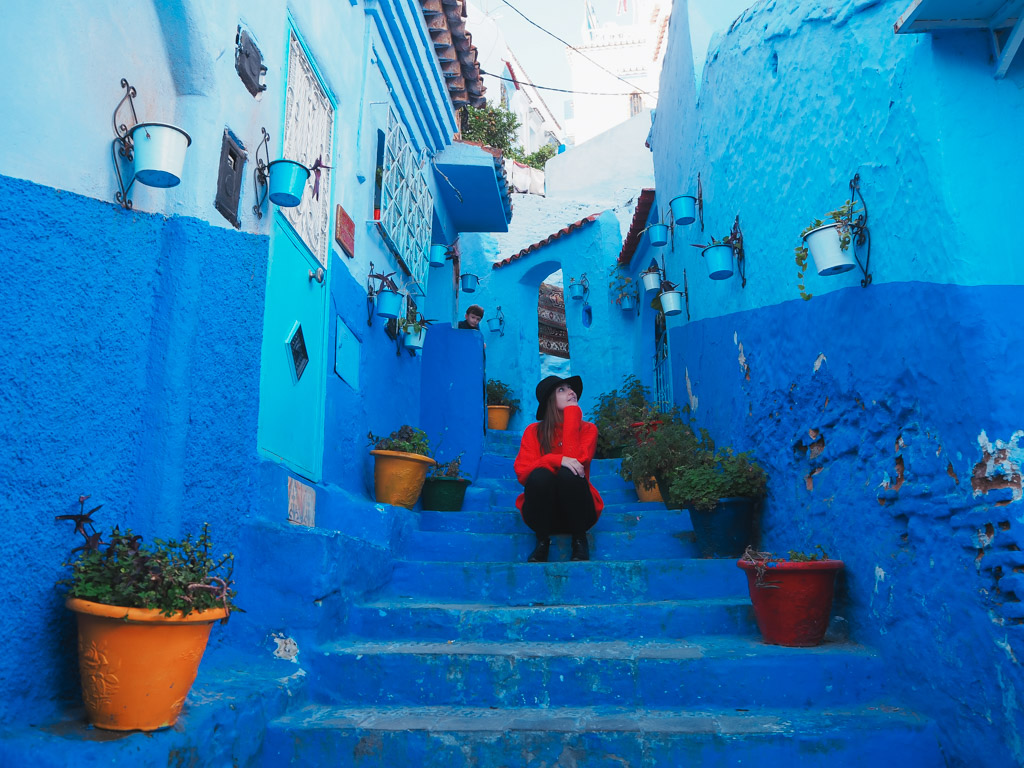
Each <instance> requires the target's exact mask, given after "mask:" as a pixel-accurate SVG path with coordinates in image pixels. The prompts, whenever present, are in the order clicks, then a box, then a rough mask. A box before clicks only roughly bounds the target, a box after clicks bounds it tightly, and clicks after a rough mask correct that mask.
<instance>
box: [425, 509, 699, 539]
mask: <svg viewBox="0 0 1024 768" xmlns="http://www.w3.org/2000/svg"><path fill="white" fill-rule="evenodd" d="M464 507H465V505H464ZM419 523H420V530H423V531H464V532H466V533H521V532H523V530H525V528H526V524H525V523H524V522H523V519H522V517H521V516H520V514H519V512H518V510H514V509H510V510H505V511H501V512H478V511H473V510H470V509H467V508H464V509H463V510H462V511H461V512H432V511H428V510H424V511H422V512H420V514H419ZM692 529H693V526H692V525H691V524H690V513H689V512H687V511H686V510H683V509H666V508H665V505H664V504H662V503H660V502H656V503H650V504H643V503H640V502H635V503H633V504H615V505H609V506H607V507H605V509H604V512H602V513H601V518H600V519H599V520H598V521H597V525H596V526H595V528H594V533H604V532H611V533H616V532H625V531H667V532H669V533H675V532H678V531H690V530H692Z"/></svg>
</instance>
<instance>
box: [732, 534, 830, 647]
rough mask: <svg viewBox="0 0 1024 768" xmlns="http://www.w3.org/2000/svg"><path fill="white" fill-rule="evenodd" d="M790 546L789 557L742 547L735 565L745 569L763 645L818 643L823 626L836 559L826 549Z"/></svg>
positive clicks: (821, 635) (827, 616) (828, 611)
mask: <svg viewBox="0 0 1024 768" xmlns="http://www.w3.org/2000/svg"><path fill="white" fill-rule="evenodd" d="M817 549H818V550H819V551H820V556H819V554H818V552H814V553H812V554H809V555H808V554H805V553H803V552H794V551H793V550H790V552H789V557H776V556H775V555H773V554H772V553H770V552H755V551H754V549H753V547H747V549H746V551H745V552H744V553H743V557H742V558H740V560H738V561H737V563H736V564H737V565H738V566H739V567H740V568H742V569H743V571H744V572H746V574H747V588H748V589H749V591H750V602H751V603H752V604H753V606H754V616H755V617H756V619H757V627H758V629H760V630H761V637H762V639H763V640H764V642H766V643H768V644H769V645H788V646H793V647H797V648H804V647H809V646H815V645H819V644H820V643H821V641H822V640H823V639H824V637H825V632H826V631H827V630H828V623H829V619H830V617H831V615H832V598H833V596H834V594H835V583H836V576H837V575H838V574H839V571H840V570H842V568H843V561H842V560H832V559H830V558H829V556H828V553H826V552H825V550H824V549H822V547H821V545H818V546H817Z"/></svg>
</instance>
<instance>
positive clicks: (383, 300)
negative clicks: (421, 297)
mask: <svg viewBox="0 0 1024 768" xmlns="http://www.w3.org/2000/svg"><path fill="white" fill-rule="evenodd" d="M401 309H402V294H400V293H397V292H395V291H392V290H390V289H388V288H384V289H382V290H380V291H377V317H386V318H388V319H389V320H390V319H392V318H395V317H398V313H399V312H400V311H401Z"/></svg>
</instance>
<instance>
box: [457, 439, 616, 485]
mask: <svg viewBox="0 0 1024 768" xmlns="http://www.w3.org/2000/svg"><path fill="white" fill-rule="evenodd" d="M518 452H519V446H518V445H516V447H514V448H506V449H502V450H498V451H492V450H488V449H485V450H484V453H483V455H482V456H481V457H480V465H479V467H478V468H477V479H480V480H486V479H490V478H505V477H508V478H514V477H515V472H514V471H513V469H512V467H513V463H514V460H515V457H516V454H517V453H518ZM621 465H622V459H594V460H593V461H591V462H590V475H591V477H592V478H593V477H598V476H613V475H614V476H618V474H619V467H620V466H621Z"/></svg>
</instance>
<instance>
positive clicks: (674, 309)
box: [658, 291, 683, 317]
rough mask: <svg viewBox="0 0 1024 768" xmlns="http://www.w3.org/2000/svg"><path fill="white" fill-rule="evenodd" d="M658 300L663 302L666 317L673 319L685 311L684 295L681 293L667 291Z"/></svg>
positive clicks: (662, 308)
mask: <svg viewBox="0 0 1024 768" xmlns="http://www.w3.org/2000/svg"><path fill="white" fill-rule="evenodd" d="M658 299H659V300H660V301H661V311H662V312H664V313H665V317H672V316H673V315H678V314H679V313H680V312H682V311H683V294H682V293H680V292H679V291H665V292H664V293H662V294H660V295H659V296H658Z"/></svg>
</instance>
